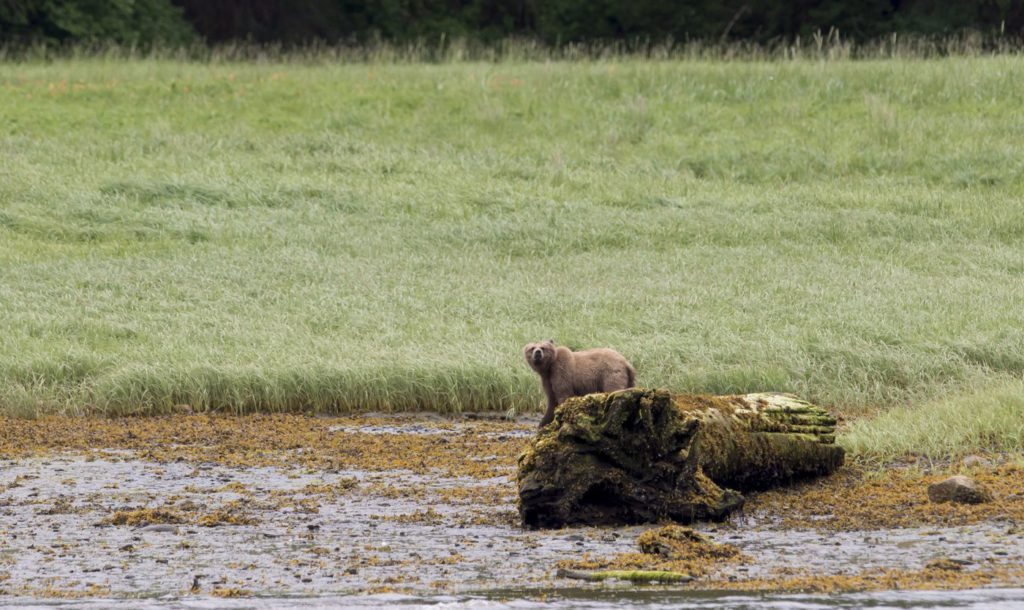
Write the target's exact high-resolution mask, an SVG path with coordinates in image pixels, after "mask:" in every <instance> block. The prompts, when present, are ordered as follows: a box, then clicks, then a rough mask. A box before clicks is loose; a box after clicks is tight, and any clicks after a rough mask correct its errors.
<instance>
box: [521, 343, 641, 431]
mask: <svg viewBox="0 0 1024 610" xmlns="http://www.w3.org/2000/svg"><path fill="white" fill-rule="evenodd" d="M523 356H525V357H526V362H527V363H528V364H529V365H530V368H532V369H533V370H535V371H537V374H538V375H540V382H541V385H543V386H544V394H546V395H547V398H548V410H547V412H546V413H544V417H543V419H541V420H540V425H541V427H542V428H543V427H544V426H546V425H548V424H549V423H551V420H552V419H554V417H555V407H557V406H558V405H560V404H562V402H563V401H564V400H565V399H566V398H569V397H570V396H583V395H585V394H591V393H593V392H614V391H616V390H625V389H627V388H631V387H633V385H634V384H635V382H636V371H635V370H634V369H633V365H631V364H630V363H629V361H628V360H626V359H625V358H624V357H623V356H622V354H620V353H619V352H617V351H615V350H613V349H607V348H603V347H600V348H597V349H588V350H584V351H582V352H573V351H570V350H569V349H568V348H566V347H561V346H556V345H555V342H554V341H552V340H548V341H541V342H540V343H530V344H529V345H527V346H526V347H524V348H523Z"/></svg>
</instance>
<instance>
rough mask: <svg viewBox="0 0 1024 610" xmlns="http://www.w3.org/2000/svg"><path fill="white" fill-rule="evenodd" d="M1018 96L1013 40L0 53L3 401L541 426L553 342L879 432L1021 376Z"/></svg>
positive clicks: (47, 406)
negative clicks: (768, 393)
mask: <svg viewBox="0 0 1024 610" xmlns="http://www.w3.org/2000/svg"><path fill="white" fill-rule="evenodd" d="M1021 99H1024V59H1021V58H1020V57H1019V56H1013V55H1001V56H994V57H955V58H948V59H942V60H931V59H929V60H924V59H890V60H870V61H850V60H839V61H818V60H809V59H797V60H788V61H786V60H775V61H725V60H706V59H705V60H699V59H692V58H691V59H675V60H667V61H651V60H641V59H631V58H628V57H618V58H616V57H614V56H611V57H607V58H604V59H598V60H591V61H575V62H563V61H551V62H545V61H537V62H522V61H517V60H509V61H504V62H498V63H482V62H481V63H476V62H458V61H449V62H440V63H432V64H417V63H391V62H384V61H366V62H361V63H334V62H330V61H313V62H305V63H304V62H300V61H267V60H265V61H254V62H248V63H241V62H226V61H212V62H209V63H181V62H176V61H172V60H169V59H117V58H107V59H103V58H93V59H89V58H69V59H53V60H51V61H45V62H44V61H29V62H21V63H14V62H8V63H0V410H2V411H3V412H7V413H13V414H25V415H31V414H35V413H41V412H66V413H82V412H93V411H101V412H108V413H154V412H164V411H166V410H168V409H169V408H170V407H172V406H173V405H175V404H178V403H189V404H192V405H194V406H195V407H198V408H203V409H211V410H228V411H238V412H242V411H250V410H312V411H318V412H352V411H362V410H403V409H434V410H438V411H448V412H450V411H460V410H493V409H507V408H517V409H524V408H536V407H537V406H538V405H539V403H540V401H541V395H540V389H539V384H538V383H537V381H536V379H535V378H534V377H533V375H532V373H531V372H530V371H529V369H528V368H527V366H526V364H525V363H524V362H522V358H521V356H520V348H521V346H522V345H523V344H524V343H526V342H528V341H532V340H537V339H541V338H547V337H554V338H555V339H556V340H558V341H560V342H562V343H564V344H568V345H570V346H574V347H580V348H582V347H592V346H612V347H615V348H617V349H618V350H619V351H621V352H622V353H624V354H625V355H626V356H627V357H628V358H630V359H631V360H632V361H633V363H634V364H635V365H636V368H637V370H638V372H639V381H640V383H641V384H643V385H649V386H668V387H671V388H673V389H675V390H680V391H697V392H713V393H727V392H747V391H761V390H783V391H791V392H795V393H797V394H799V395H801V396H803V397H806V398H808V399H810V400H813V401H816V402H818V403H821V404H824V405H827V406H836V407H839V408H841V409H843V410H844V411H845V412H846V413H849V414H852V415H858V414H864V413H872V412H876V411H877V410H879V409H880V408H882V409H887V408H889V407H900V408H902V407H904V406H907V405H911V406H913V405H927V404H934V403H931V402H929V401H934V400H938V399H941V398H942V397H947V396H956V395H958V394H960V393H964V392H967V393H969V392H973V391H979V389H980V388H988V387H991V386H992V384H999V383H1004V382H1009V381H1010V380H1018V381H1019V380H1020V379H1021V377H1022V375H1024V332H1022V329H1024V307H1022V306H1021V304H1022V303H1024V250H1022V242H1024V205H1021V202H1022V196H1024V154H1022V148H1021V142H1024V114H1022V111H1021V105H1020V100H1021ZM951 404H952V403H951ZM921 408H924V407H921ZM914 412H915V413H917V412H918V411H914ZM865 434H866V433H865ZM1016 439H1017V440H1016V442H1017V443H1018V444H1019V442H1020V437H1019V435H1018V436H1017V437H1016ZM857 442H858V443H859V442H860V441H857ZM856 446H858V447H859V446H861V445H859V444H858V445H856Z"/></svg>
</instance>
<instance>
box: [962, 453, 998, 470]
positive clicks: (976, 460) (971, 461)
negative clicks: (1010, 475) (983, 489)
mask: <svg viewBox="0 0 1024 610" xmlns="http://www.w3.org/2000/svg"><path fill="white" fill-rule="evenodd" d="M962 463H963V465H964V468H974V467H975V466H991V465H992V462H991V461H989V460H986V459H985V458H983V457H981V456H980V455H969V456H967V457H965V458H964V459H963V461H962Z"/></svg>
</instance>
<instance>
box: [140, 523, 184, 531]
mask: <svg viewBox="0 0 1024 610" xmlns="http://www.w3.org/2000/svg"><path fill="white" fill-rule="evenodd" d="M139 531H140V532H154V533H156V532H159V533H168V534H177V533H178V527H177V526H175V525H170V524H168V523H157V524H154V525H147V526H144V527H140V528H139Z"/></svg>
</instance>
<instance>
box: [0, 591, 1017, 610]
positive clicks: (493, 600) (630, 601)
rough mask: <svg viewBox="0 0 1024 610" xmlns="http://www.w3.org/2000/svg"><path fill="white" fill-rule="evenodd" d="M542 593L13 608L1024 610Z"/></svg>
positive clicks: (1001, 596)
mask: <svg viewBox="0 0 1024 610" xmlns="http://www.w3.org/2000/svg"><path fill="white" fill-rule="evenodd" d="M540 595H541V592H540V591H537V590H519V591H516V590H508V591H502V592H493V593H491V594H487V595H460V596H433V597H420V596H406V595H355V596H346V597H305V598H300V597H267V598H256V599H252V598H249V599H219V598H209V597H196V598H185V599H149V600H143V599H132V600H113V599H91V600H88V601H53V602H45V601H40V600H32V599H11V600H9V601H7V602H4V606H5V607H10V608H19V609H21V610H30V609H39V610H52V609H54V608H62V609H66V610H102V609H110V610H119V609H127V608H132V609H138V610H205V609H209V608H225V609H230V610H265V609H270V608H298V609H301V610H328V609H335V608H360V609H369V608H401V609H402V610H416V609H419V608H422V609H425V610H426V609H429V610H440V609H448V608H451V609H458V610H462V609H465V610H476V609H483V610H501V609H509V610H532V609H534V608H544V609H554V610H577V609H578V610H591V609H595V610H596V609H599V608H613V607H614V608H617V609H625V610H630V609H636V610H660V609H663V608H664V609H668V608H672V609H680V610H687V609H704V608H707V609H711V608H715V609H720V610H836V609H841V608H873V609H877V610H885V609H893V610H897V609H898V610H912V609H917V608H963V609H977V610H1011V609H1014V610H1015V609H1020V608H1024V589H972V590H967V591H883V592H876V593H843V594H784V595H782V594H739V595H738V594H735V593H715V592H679V591H664V590H661V591H655V590H643V589H640V590H637V589H632V590H611V591H604V590H582V589H581V590H574V589H560V590H553V591H549V592H546V594H545V595H546V597H544V598H540V597H539V596H540Z"/></svg>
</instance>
